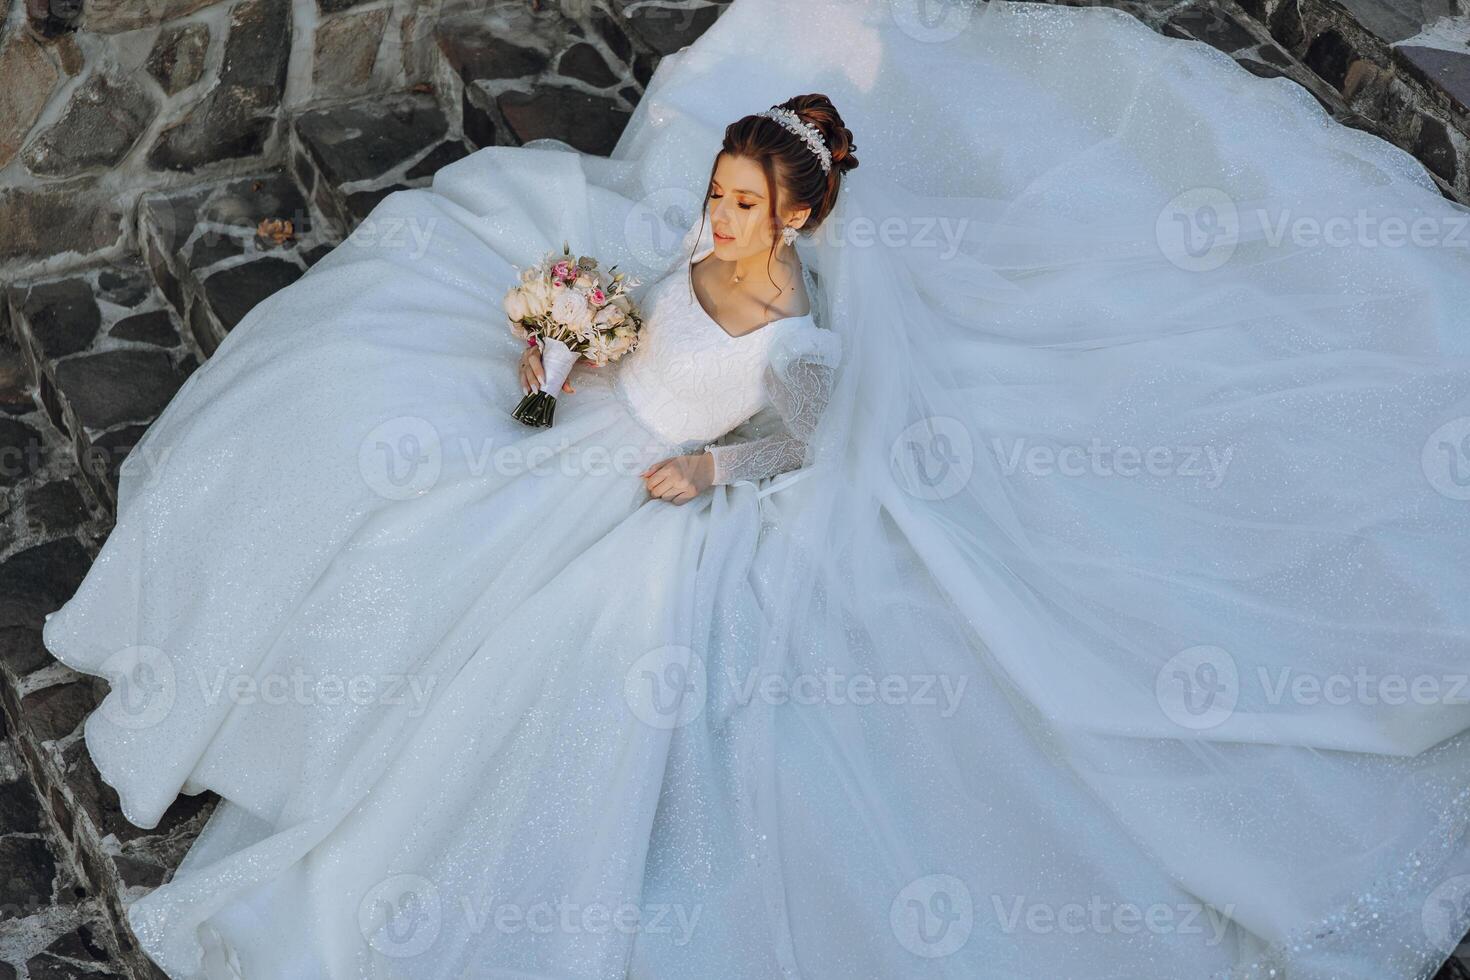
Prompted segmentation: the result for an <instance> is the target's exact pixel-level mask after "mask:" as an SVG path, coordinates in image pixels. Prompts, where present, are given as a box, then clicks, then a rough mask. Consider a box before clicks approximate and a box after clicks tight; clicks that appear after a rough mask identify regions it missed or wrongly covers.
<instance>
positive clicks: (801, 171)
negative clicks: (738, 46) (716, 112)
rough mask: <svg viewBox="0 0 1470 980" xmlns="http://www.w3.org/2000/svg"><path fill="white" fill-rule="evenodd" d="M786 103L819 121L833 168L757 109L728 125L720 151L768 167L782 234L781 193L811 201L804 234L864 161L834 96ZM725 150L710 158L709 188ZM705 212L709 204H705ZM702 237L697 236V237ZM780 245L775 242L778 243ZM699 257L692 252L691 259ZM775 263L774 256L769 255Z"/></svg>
mask: <svg viewBox="0 0 1470 980" xmlns="http://www.w3.org/2000/svg"><path fill="white" fill-rule="evenodd" d="M780 108H783V109H790V110H791V111H792V112H795V113H796V115H797V116H798V117H799V118H800V119H801V121H802V122H805V123H810V124H811V125H813V126H815V127H817V131H818V132H820V133H821V134H822V142H823V143H824V144H826V146H827V149H828V151H829V152H830V153H831V154H832V171H831V173H826V172H824V171H823V170H822V161H821V159H820V158H819V157H818V156H817V155H816V154H815V153H813V152H812V150H811V147H809V146H808V145H807V144H806V141H805V140H803V139H802V138H801V137H800V136H797V135H796V134H795V133H793V132H791V131H790V130H789V129H787V128H786V127H785V126H782V125H781V124H780V123H778V122H777V121H776V120H774V119H769V118H767V117H765V116H760V115H756V114H754V113H752V114H751V115H748V116H744V117H742V118H740V119H737V120H736V121H735V122H733V123H731V124H730V125H729V126H726V127H725V139H724V142H723V143H721V145H720V153H728V154H730V155H731V156H741V157H748V158H750V159H752V160H754V161H756V162H757V163H759V164H760V166H761V170H762V171H764V172H765V175H766V184H767V186H768V187H770V188H772V189H773V190H774V191H775V193H774V194H772V195H770V196H769V205H770V210H769V212H768V216H769V218H770V222H771V234H772V235H773V236H776V237H778V238H779V236H780V234H781V227H782V224H781V219H780V217H779V216H778V215H777V213H776V203H777V198H778V197H781V196H783V193H784V196H785V198H786V203H787V204H788V205H789V206H791V207H809V208H811V209H812V210H811V214H810V215H808V216H807V219H806V223H805V224H804V225H802V226H801V228H800V230H799V231H798V234H803V235H810V234H811V233H812V232H813V231H815V230H816V229H817V228H818V227H819V226H820V225H821V223H822V221H823V219H825V218H826V217H827V215H828V214H830V213H831V211H832V208H833V206H834V205H836V203H837V191H838V190H839V189H840V188H841V186H842V184H841V181H842V175H843V174H845V173H847V172H848V171H849V170H853V169H855V168H856V167H857V165H858V158H857V157H856V156H855V155H854V153H853V151H854V150H856V149H857V144H856V143H855V142H853V138H852V130H850V129H848V128H847V127H846V126H845V125H843V122H842V116H841V114H840V113H838V111H837V107H836V106H834V105H833V104H832V100H831V99H829V98H827V97H826V96H825V95H821V94H818V93H814V94H810V95H798V96H796V97H794V98H790V99H787V100H786V101H785V102H782V103H781V104H780ZM718 162H719V154H716V155H715V159H714V161H712V162H711V163H710V170H709V180H708V181H707V182H706V184H705V187H706V193H707V192H708V188H709V187H711V186H713V184H714V179H715V165H716V164H717V163H718ZM704 212H705V214H707V213H708V208H706V209H704ZM703 223H704V216H703V215H702V216H701V218H700V234H701V235H703V234H704V227H703ZM697 240H698V239H696V241H697ZM772 250H773V251H774V247H773V249H772ZM692 258H693V257H692V256H691V259H692ZM767 266H768V267H769V256H767Z"/></svg>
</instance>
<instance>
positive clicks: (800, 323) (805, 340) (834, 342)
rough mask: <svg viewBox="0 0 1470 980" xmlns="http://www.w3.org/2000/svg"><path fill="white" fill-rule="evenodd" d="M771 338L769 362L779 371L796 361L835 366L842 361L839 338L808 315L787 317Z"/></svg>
mask: <svg viewBox="0 0 1470 980" xmlns="http://www.w3.org/2000/svg"><path fill="white" fill-rule="evenodd" d="M779 326H781V327H782V328H783V329H781V330H778V331H777V332H776V335H775V336H774V337H773V338H771V348H770V360H771V363H772V364H773V365H774V366H775V367H776V368H777V369H778V370H782V369H785V368H787V367H789V366H790V365H791V362H793V361H796V360H803V361H815V362H816V363H819V364H825V365H828V366H830V367H836V366H837V364H838V363H839V362H840V361H841V360H842V346H843V345H842V337H841V336H839V335H838V334H835V333H833V332H832V331H831V330H829V329H827V328H826V327H824V326H821V325H820V324H818V323H817V321H816V319H815V318H813V316H812V315H811V314H810V313H807V314H803V315H802V316H798V317H791V318H790V319H788V320H785V321H783V322H782V323H780V324H779Z"/></svg>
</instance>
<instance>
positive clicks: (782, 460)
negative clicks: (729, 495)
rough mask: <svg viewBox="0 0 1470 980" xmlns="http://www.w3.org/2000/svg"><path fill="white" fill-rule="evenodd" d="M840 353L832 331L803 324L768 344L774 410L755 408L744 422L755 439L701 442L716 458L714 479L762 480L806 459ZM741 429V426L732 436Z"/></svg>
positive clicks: (838, 340) (768, 382)
mask: <svg viewBox="0 0 1470 980" xmlns="http://www.w3.org/2000/svg"><path fill="white" fill-rule="evenodd" d="M841 357H842V340H841V338H840V337H838V336H837V335H836V334H834V333H832V332H831V331H830V330H825V329H822V328H820V327H816V326H813V325H811V324H801V325H799V326H798V328H797V329H796V330H792V331H790V332H788V333H785V334H782V335H780V336H778V337H776V338H775V340H774V341H773V342H772V344H771V352H770V357H769V359H768V361H767V364H766V370H765V384H766V391H767V393H768V394H769V396H770V401H771V407H772V408H773V409H774V412H773V413H757V415H756V416H755V417H753V419H752V420H751V423H757V422H758V423H759V425H758V426H757V425H754V424H751V423H747V425H746V426H744V427H743V429H744V431H745V432H752V431H755V432H764V434H763V435H759V436H757V437H754V438H746V439H742V440H739V441H732V442H715V443H710V444H709V445H707V446H705V449H706V450H707V451H708V452H709V453H710V455H712V456H713V457H714V460H715V473H714V482H715V483H716V484H726V483H735V482H738V481H741V480H750V481H755V480H760V479H763V478H765V477H768V476H775V475H776V474H777V473H784V472H786V471H787V470H794V469H799V468H800V467H801V466H803V465H805V463H806V450H807V439H808V438H809V437H810V436H811V433H812V431H813V430H814V429H815V428H816V427H817V422H818V421H820V420H821V417H822V411H823V409H825V408H826V405H827V398H828V396H829V395H830V393H831V391H832V377H833V374H834V373H835V371H836V370H837V365H838V362H839V361H840V360H841ZM737 433H742V429H741V428H737V429H736V430H734V432H733V433H732V435H734V434H737Z"/></svg>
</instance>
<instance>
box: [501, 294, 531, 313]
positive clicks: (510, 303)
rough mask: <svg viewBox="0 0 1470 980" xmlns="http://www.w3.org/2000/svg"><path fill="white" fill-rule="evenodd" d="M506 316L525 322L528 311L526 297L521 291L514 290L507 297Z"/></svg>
mask: <svg viewBox="0 0 1470 980" xmlns="http://www.w3.org/2000/svg"><path fill="white" fill-rule="evenodd" d="M505 315H506V316H508V317H510V318H511V319H512V320H524V319H525V318H526V316H527V315H528V313H527V309H526V297H525V296H524V295H522V293H521V291H520V290H519V289H512V290H511V291H510V292H509V293H506V295H505Z"/></svg>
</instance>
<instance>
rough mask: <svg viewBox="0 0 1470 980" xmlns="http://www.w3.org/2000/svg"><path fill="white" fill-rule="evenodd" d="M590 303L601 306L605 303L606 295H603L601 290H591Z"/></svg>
mask: <svg viewBox="0 0 1470 980" xmlns="http://www.w3.org/2000/svg"><path fill="white" fill-rule="evenodd" d="M592 302H593V303H595V304H596V305H598V306H601V305H602V304H603V303H606V302H607V293H604V292H603V291H602V289H601V288H598V289H594V290H592Z"/></svg>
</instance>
